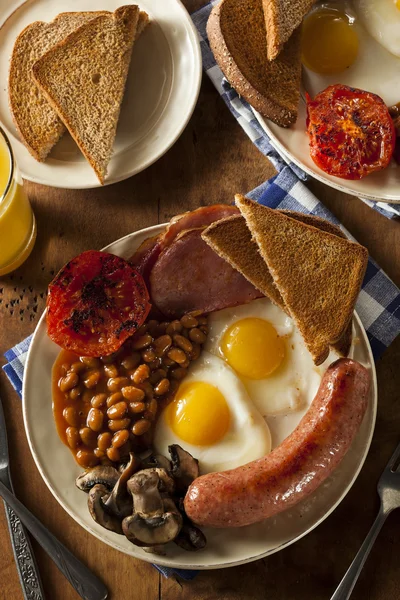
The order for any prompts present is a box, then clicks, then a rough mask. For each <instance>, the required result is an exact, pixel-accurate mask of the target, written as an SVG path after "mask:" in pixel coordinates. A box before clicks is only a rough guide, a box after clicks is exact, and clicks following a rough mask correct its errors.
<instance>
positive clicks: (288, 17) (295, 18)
mask: <svg viewBox="0 0 400 600" xmlns="http://www.w3.org/2000/svg"><path fill="white" fill-rule="evenodd" d="M315 2H316V0H290V1H289V2H288V1H287V0H262V4H263V10H264V17H265V28H266V30H267V56H268V60H275V59H276V57H277V56H279V54H280V52H281V51H282V50H283V48H284V46H285V44H286V42H287V41H288V40H289V39H290V37H291V35H292V33H293V32H294V31H295V29H297V28H298V27H299V26H300V25H301V22H302V20H303V18H304V17H305V15H306V14H307V13H308V12H309V10H310V9H311V7H312V6H313V4H315Z"/></svg>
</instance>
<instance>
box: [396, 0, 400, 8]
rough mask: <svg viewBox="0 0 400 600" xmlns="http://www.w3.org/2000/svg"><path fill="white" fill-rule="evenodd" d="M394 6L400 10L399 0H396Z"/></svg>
mask: <svg viewBox="0 0 400 600" xmlns="http://www.w3.org/2000/svg"><path fill="white" fill-rule="evenodd" d="M396 7H397V8H398V9H399V10H400V0H397V1H396Z"/></svg>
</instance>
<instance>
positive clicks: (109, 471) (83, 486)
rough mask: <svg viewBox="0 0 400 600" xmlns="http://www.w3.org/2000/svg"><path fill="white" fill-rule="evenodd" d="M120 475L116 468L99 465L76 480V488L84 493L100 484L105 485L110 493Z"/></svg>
mask: <svg viewBox="0 0 400 600" xmlns="http://www.w3.org/2000/svg"><path fill="white" fill-rule="evenodd" d="M119 476H120V474H119V473H118V471H117V469H115V468H114V467H110V466H106V465H98V466H97V467H93V469H90V470H88V471H84V472H83V473H81V474H80V475H78V477H77V478H76V480H75V484H76V487H78V488H79V489H80V490H82V491H83V492H89V490H91V489H92V488H93V487H94V486H95V485H97V484H98V483H100V484H102V485H104V486H105V487H106V488H107V490H108V491H109V492H111V490H112V489H113V487H114V486H115V484H116V483H117V481H118V479H119Z"/></svg>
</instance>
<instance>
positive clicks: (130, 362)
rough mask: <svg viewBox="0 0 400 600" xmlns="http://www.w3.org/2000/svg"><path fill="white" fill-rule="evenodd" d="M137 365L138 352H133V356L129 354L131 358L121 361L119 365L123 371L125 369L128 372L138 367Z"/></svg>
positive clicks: (138, 361)
mask: <svg viewBox="0 0 400 600" xmlns="http://www.w3.org/2000/svg"><path fill="white" fill-rule="evenodd" d="M139 363H140V354H139V352H133V354H131V356H127V357H126V358H125V359H124V360H123V361H122V363H121V365H122V366H123V367H124V369H126V370H127V371H130V370H131V369H136V367H137V366H138V364H139Z"/></svg>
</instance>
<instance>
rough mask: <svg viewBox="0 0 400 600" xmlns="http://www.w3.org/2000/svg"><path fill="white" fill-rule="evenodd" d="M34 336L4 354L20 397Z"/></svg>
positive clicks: (166, 570)
mask: <svg viewBox="0 0 400 600" xmlns="http://www.w3.org/2000/svg"><path fill="white" fill-rule="evenodd" d="M32 337H33V336H32V335H30V336H29V337H27V338H26V339H25V340H23V341H22V342H20V343H19V344H17V345H16V346H14V348H11V350H8V351H7V352H6V353H5V355H4V356H5V358H6V359H7V364H6V365H4V367H3V370H4V372H5V374H6V375H7V377H8V379H9V380H10V381H11V383H12V386H13V387H14V389H15V391H16V392H17V393H18V395H19V397H20V398H21V397H22V379H23V376H24V368H25V362H26V358H27V355H28V350H29V346H30V343H31V341H32ZM153 567H155V568H156V569H157V571H159V572H160V573H162V574H163V575H164V577H171V575H178V576H179V577H181V578H182V579H185V580H186V581H191V580H192V579H193V578H194V577H196V575H197V571H190V570H187V569H171V568H170V567H161V566H160V565H153Z"/></svg>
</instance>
